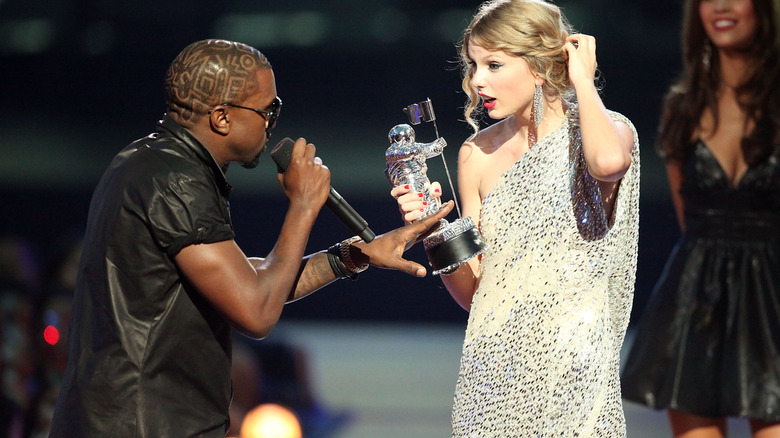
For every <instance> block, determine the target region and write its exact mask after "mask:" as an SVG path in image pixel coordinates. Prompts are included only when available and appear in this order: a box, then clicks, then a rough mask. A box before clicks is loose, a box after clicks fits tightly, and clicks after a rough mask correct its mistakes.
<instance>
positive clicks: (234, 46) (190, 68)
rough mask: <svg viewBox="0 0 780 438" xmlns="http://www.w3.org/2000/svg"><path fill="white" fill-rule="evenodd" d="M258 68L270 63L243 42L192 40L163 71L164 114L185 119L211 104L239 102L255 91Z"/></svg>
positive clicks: (193, 117)
mask: <svg viewBox="0 0 780 438" xmlns="http://www.w3.org/2000/svg"><path fill="white" fill-rule="evenodd" d="M258 69H271V64H270V63H269V62H268V59H266V57H265V56H264V55H263V54H262V53H260V52H259V51H258V50H257V49H255V48H253V47H250V46H248V45H246V44H242V43H237V42H233V41H225V40H203V41H197V42H195V43H192V44H190V45H189V46H187V47H185V48H184V50H182V51H181V53H179V56H177V57H176V59H174V60H173V62H172V63H171V65H170V67H168V72H167V73H166V75H165V103H166V105H167V107H168V114H169V115H171V116H173V117H175V118H176V119H178V121H179V122H181V123H188V122H194V121H195V120H196V119H197V118H198V117H200V116H201V115H203V114H206V113H208V111H209V109H211V107H213V106H215V105H219V104H221V103H225V102H231V103H235V102H241V101H242V100H244V99H246V98H247V97H249V96H252V95H254V94H255V93H257V92H258V91H259V90H258V84H257V81H256V78H255V73H256V72H257V70H258Z"/></svg>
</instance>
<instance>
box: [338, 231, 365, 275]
mask: <svg viewBox="0 0 780 438" xmlns="http://www.w3.org/2000/svg"><path fill="white" fill-rule="evenodd" d="M359 240H361V239H360V237H358V236H352V237H350V238H349V239H344V240H342V241H341V243H340V244H339V250H340V253H341V261H342V262H343V263H344V265H345V266H346V267H347V270H349V272H352V273H353V274H358V273H360V272H363V271H365V270H366V269H368V263H364V264H362V265H360V266H357V265H356V264H355V262H353V261H352V256H351V255H350V253H349V247H350V245H352V244H353V243H355V242H357V241H359Z"/></svg>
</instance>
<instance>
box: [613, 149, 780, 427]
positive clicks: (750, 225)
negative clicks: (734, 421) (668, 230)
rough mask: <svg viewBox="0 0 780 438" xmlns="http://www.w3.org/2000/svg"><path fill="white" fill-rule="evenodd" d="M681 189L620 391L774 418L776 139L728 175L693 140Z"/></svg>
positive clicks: (779, 153)
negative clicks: (670, 245)
mask: <svg viewBox="0 0 780 438" xmlns="http://www.w3.org/2000/svg"><path fill="white" fill-rule="evenodd" d="M680 194H681V196H682V198H683V202H684V206H685V208H684V210H685V224H686V232H685V233H684V234H683V235H682V236H681V238H680V240H679V241H678V242H677V244H676V245H675V247H674V249H673V250H672V253H671V255H670V257H669V259H668V261H667V264H666V266H665V268H664V271H663V272H662V275H661V277H660V278H659V280H658V282H657V284H656V286H655V288H654V290H653V293H652V295H651V298H650V300H649V302H648V304H647V307H646V309H645V312H644V314H643V316H642V317H641V319H640V320H639V325H638V327H637V331H636V336H635V340H634V341H633V346H632V349H631V352H630V354H629V356H628V360H627V362H626V364H625V368H624V370H623V375H622V389H623V396H624V397H625V398H626V399H627V400H631V401H635V402H638V403H643V404H646V405H647V406H649V407H652V408H658V409H672V410H677V411H682V412H686V413H689V414H693V415H699V416H705V417H723V416H729V417H747V418H753V419H759V420H765V421H780V146H778V147H777V148H775V150H774V152H773V153H772V154H771V156H770V157H769V158H768V159H767V160H765V161H763V162H760V163H758V164H755V165H752V166H750V167H749V168H748V170H747V171H746V173H745V174H744V176H742V178H741V179H740V180H739V181H738V182H736V183H732V182H731V181H729V180H728V178H727V177H726V175H725V173H724V172H723V169H722V168H721V166H720V165H719V163H718V161H717V159H716V158H715V156H714V155H713V154H712V153H711V151H710V150H709V149H708V148H707V146H706V145H705V143H704V142H702V141H701V140H699V141H697V142H696V144H695V145H694V148H693V152H692V154H691V157H690V158H689V159H688V160H687V161H686V164H685V165H684V167H683V182H682V185H681V188H680Z"/></svg>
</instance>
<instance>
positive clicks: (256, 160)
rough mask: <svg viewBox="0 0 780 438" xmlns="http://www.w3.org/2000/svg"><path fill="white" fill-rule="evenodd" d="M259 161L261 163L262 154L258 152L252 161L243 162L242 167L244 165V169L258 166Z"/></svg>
mask: <svg viewBox="0 0 780 438" xmlns="http://www.w3.org/2000/svg"><path fill="white" fill-rule="evenodd" d="M258 163H260V154H257V155H256V156H255V158H253V159H252V161H249V162H246V163H243V164H242V165H241V167H243V168H244V169H254V168H255V167H257V164H258Z"/></svg>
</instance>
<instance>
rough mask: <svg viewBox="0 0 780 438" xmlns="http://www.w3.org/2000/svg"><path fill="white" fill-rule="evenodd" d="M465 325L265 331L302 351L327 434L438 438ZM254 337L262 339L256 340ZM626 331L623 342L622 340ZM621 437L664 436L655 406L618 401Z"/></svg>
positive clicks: (743, 431) (446, 429)
mask: <svg viewBox="0 0 780 438" xmlns="http://www.w3.org/2000/svg"><path fill="white" fill-rule="evenodd" d="M464 328H465V326H463V327H461V326H458V325H408V324H362V323H344V324H333V323H299V322H288V321H284V316H282V321H281V323H280V324H279V325H278V326H277V327H276V329H274V332H273V333H272V334H271V336H270V338H271V339H275V340H280V341H286V342H290V343H292V344H294V345H297V346H299V347H301V348H302V349H303V350H304V351H305V352H306V353H307V354H308V357H309V369H310V372H311V378H312V385H313V386H314V391H315V393H316V395H317V398H318V400H319V401H320V402H321V403H322V404H323V406H324V407H325V408H327V409H328V410H329V411H330V412H331V413H333V414H335V415H343V418H345V421H343V422H341V424H340V426H339V427H338V428H337V429H336V430H334V431H333V432H332V433H329V434H328V435H327V436H329V437H333V438H366V437H371V438H398V437H404V438H442V437H447V436H450V423H449V421H450V409H451V405H452V396H453V390H454V387H455V381H456V378H457V373H458V362H459V360H460V351H461V343H462V340H463V330H464ZM261 342H262V341H261ZM630 342H631V336H630V334H629V336H628V339H627V342H626V346H627V345H628V344H630ZM625 412H626V422H627V428H628V431H627V432H628V433H627V435H628V438H659V437H669V436H671V433H670V431H669V426H668V423H667V421H666V416H665V414H664V413H663V412H658V411H653V410H651V409H648V408H645V407H641V406H639V405H636V404H634V403H625ZM749 436H750V434H749V430H748V427H747V424H746V422H744V421H740V420H735V421H730V422H729V437H730V438H743V437H744V438H747V437H749Z"/></svg>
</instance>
